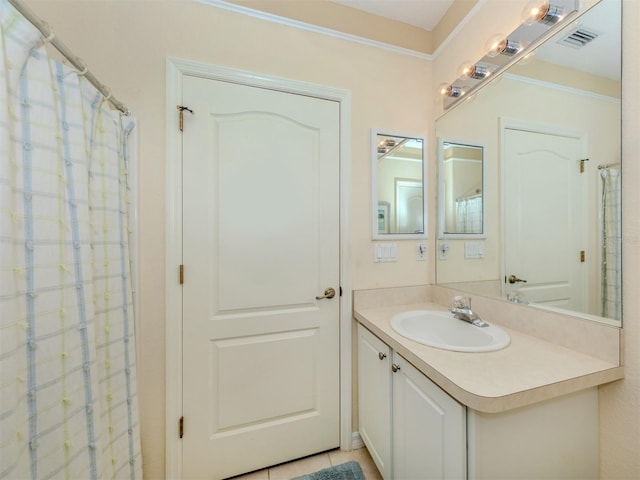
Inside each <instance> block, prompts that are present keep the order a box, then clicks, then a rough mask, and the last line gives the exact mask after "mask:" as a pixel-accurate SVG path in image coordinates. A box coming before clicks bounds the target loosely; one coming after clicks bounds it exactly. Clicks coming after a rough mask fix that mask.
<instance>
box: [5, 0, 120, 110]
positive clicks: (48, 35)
mask: <svg viewBox="0 0 640 480" xmlns="http://www.w3.org/2000/svg"><path fill="white" fill-rule="evenodd" d="M9 3H10V4H11V5H13V7H14V8H15V9H16V10H18V12H20V13H21V14H22V15H23V16H24V17H25V18H26V19H27V20H29V22H31V23H32V24H33V26H34V27H36V28H37V29H38V30H40V33H42V35H43V36H44V39H45V41H48V42H49V43H51V45H53V46H54V47H55V48H56V50H58V51H59V52H60V53H61V54H62V55H63V56H64V57H65V58H66V59H67V60H69V62H71V64H72V65H73V66H74V67H75V68H76V69H77V70H78V72H79V74H80V75H82V76H84V78H86V79H87V80H89V82H91V84H92V85H93V86H94V87H96V88H97V89H98V90H99V91H100V93H102V95H104V97H105V99H106V100H107V101H108V102H110V103H111V105H113V106H114V107H115V108H117V109H118V110H120V111H121V112H122V113H124V114H125V115H129V110H128V109H127V106H126V105H125V104H124V103H122V102H121V101H120V100H118V99H116V98H115V97H114V96H113V95H111V90H109V88H108V87H107V86H106V85H104V84H103V83H101V82H100V81H99V80H98V79H97V78H96V77H95V75H93V73H91V72H90V71H89V69H88V68H87V65H86V64H85V63H84V62H83V61H82V60H80V59H79V58H78V57H77V56H76V55H74V54H73V52H72V51H71V50H70V49H69V48H68V47H67V46H66V45H65V44H64V43H62V41H61V40H60V39H58V37H56V36H55V34H54V33H53V30H52V29H51V27H49V25H48V24H47V23H46V22H45V21H43V20H42V19H41V18H39V17H38V16H37V15H36V14H35V13H34V12H33V11H31V10H30V9H29V7H27V6H26V5H25V4H24V2H22V0H9Z"/></svg>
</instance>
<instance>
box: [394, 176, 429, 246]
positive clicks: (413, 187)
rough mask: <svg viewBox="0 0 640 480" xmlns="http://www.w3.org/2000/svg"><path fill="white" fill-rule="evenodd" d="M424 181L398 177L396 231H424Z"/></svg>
mask: <svg viewBox="0 0 640 480" xmlns="http://www.w3.org/2000/svg"><path fill="white" fill-rule="evenodd" d="M423 204H424V200H423V198H422V182H416V181H415V180H407V179H399V178H396V231H397V232H398V233H422V205H423Z"/></svg>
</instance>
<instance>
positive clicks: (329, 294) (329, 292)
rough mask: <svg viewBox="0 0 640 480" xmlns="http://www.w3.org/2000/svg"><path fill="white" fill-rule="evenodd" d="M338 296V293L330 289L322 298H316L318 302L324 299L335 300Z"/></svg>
mask: <svg viewBox="0 0 640 480" xmlns="http://www.w3.org/2000/svg"><path fill="white" fill-rule="evenodd" d="M335 296H336V291H335V290H334V289H333V288H331V287H329V288H327V289H326V290H325V291H324V295H322V296H321V297H316V300H322V299H324V298H333V297H335Z"/></svg>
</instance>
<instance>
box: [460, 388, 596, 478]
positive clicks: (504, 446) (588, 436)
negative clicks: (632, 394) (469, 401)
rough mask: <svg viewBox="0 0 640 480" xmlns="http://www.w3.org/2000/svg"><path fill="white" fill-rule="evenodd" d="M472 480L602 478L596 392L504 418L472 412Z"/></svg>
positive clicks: (549, 402)
mask: <svg viewBox="0 0 640 480" xmlns="http://www.w3.org/2000/svg"><path fill="white" fill-rule="evenodd" d="M467 425H468V435H469V445H468V448H469V453H468V458H469V480H529V479H532V478H535V479H539V480H543V479H544V480H557V479H560V478H561V479H563V480H568V479H574V480H587V479H597V478H599V467H600V462H599V457H598V447H599V442H598V389H597V388H595V387H594V388H589V389H585V390H581V391H578V392H575V393H572V394H570V395H563V396H561V397H558V398H554V399H551V400H547V401H544V402H540V403H535V404H533V405H528V406H526V407H522V408H518V409H515V410H510V411H507V412H502V413H496V414H491V413H481V412H477V411H475V410H472V409H468V420H467Z"/></svg>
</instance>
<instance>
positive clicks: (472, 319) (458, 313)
mask: <svg viewBox="0 0 640 480" xmlns="http://www.w3.org/2000/svg"><path fill="white" fill-rule="evenodd" d="M453 302H454V306H453V307H451V309H450V311H451V313H453V316H454V317H455V318H457V319H458V320H463V321H465V322H469V323H470V324H472V325H475V326H476V327H488V326H489V324H488V323H487V322H485V321H484V320H482V319H481V318H480V317H479V316H478V315H477V314H476V313H475V312H474V311H473V310H471V299H469V301H468V302H469V303H467V299H465V298H464V297H462V296H457V297H455V298H454V299H453Z"/></svg>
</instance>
